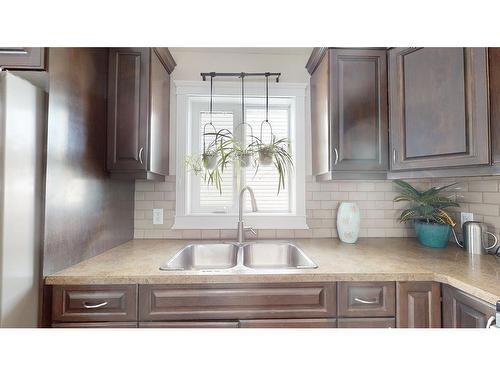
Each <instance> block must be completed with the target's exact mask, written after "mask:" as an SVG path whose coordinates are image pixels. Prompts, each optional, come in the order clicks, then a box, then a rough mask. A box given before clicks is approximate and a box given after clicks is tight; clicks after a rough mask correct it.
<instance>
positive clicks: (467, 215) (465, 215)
mask: <svg viewBox="0 0 500 375" xmlns="http://www.w3.org/2000/svg"><path fill="white" fill-rule="evenodd" d="M472 220H474V214H473V213H472V212H460V227H462V226H463V225H464V223H465V222H466V221H472Z"/></svg>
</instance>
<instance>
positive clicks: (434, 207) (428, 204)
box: [394, 180, 459, 226]
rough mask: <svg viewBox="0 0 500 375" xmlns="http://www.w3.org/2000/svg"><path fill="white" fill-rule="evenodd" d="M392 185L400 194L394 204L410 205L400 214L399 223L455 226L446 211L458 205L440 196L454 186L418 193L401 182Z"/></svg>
mask: <svg viewBox="0 0 500 375" xmlns="http://www.w3.org/2000/svg"><path fill="white" fill-rule="evenodd" d="M394 184H396V185H397V186H398V187H399V188H400V189H401V194H400V195H398V196H397V197H395V198H394V202H410V204H411V207H410V208H407V209H405V210H403V212H402V213H401V215H400V217H399V221H400V222H407V221H410V220H414V221H420V222H425V223H437V224H449V225H451V226H455V221H454V220H453V218H452V216H451V215H450V214H449V212H448V211H447V210H446V209H447V208H449V207H458V206H459V205H458V203H456V202H454V201H453V200H451V199H450V198H448V197H444V196H442V195H440V193H441V192H442V191H443V190H445V189H447V188H449V187H450V186H453V185H455V184H450V185H446V186H442V187H431V188H430V189H428V190H425V191H418V190H417V189H415V188H414V187H413V186H411V185H410V184H409V183H407V182H405V181H403V180H395V181H394Z"/></svg>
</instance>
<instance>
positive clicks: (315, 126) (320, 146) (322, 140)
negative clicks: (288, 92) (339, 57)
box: [310, 53, 331, 175]
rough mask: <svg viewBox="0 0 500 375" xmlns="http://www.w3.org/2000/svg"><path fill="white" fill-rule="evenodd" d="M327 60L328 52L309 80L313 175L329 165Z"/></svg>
mask: <svg viewBox="0 0 500 375" xmlns="http://www.w3.org/2000/svg"><path fill="white" fill-rule="evenodd" d="M329 61H330V58H329V54H328V53H326V54H324V55H323V57H322V60H321V62H320V63H319V65H318V67H317V68H316V70H315V71H314V73H313V74H312V75H311V82H310V84H311V143H312V145H314V147H312V149H311V152H312V173H313V175H319V174H323V173H328V171H329V170H330V165H331V160H330V157H331V150H330V113H329V111H330V88H329V81H328V77H329V71H330V63H329Z"/></svg>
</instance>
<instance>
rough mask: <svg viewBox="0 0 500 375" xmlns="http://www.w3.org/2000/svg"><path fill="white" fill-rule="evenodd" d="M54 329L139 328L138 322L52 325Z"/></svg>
mask: <svg viewBox="0 0 500 375" xmlns="http://www.w3.org/2000/svg"><path fill="white" fill-rule="evenodd" d="M52 328H137V322H89V323H52Z"/></svg>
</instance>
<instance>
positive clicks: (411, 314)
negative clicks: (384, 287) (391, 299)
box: [396, 281, 441, 328]
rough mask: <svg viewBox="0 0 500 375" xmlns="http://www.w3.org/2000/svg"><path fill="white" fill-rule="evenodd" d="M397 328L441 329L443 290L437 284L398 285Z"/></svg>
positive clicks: (400, 283) (399, 283)
mask: <svg viewBox="0 0 500 375" xmlns="http://www.w3.org/2000/svg"><path fill="white" fill-rule="evenodd" d="M396 326H397V327H398V328H440V327H441V289H440V285H439V283H437V282H420V281H419V282H398V283H397V284H396Z"/></svg>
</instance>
